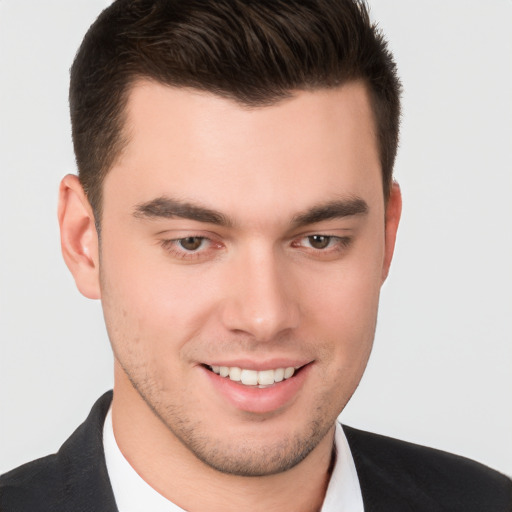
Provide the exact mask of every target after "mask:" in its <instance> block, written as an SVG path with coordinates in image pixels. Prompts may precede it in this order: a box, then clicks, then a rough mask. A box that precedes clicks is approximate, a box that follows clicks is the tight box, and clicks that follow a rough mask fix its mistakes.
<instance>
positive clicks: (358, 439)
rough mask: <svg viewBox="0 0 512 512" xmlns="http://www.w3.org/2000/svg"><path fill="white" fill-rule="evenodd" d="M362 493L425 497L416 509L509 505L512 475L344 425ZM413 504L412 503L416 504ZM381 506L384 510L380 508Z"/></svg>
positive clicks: (505, 508)
mask: <svg viewBox="0 0 512 512" xmlns="http://www.w3.org/2000/svg"><path fill="white" fill-rule="evenodd" d="M343 429H344V431H345V435H346V436H347V440H348V442H349V446H350V449H351V452H352V456H353V458H354V463H355V465H356V469H357V473H358V476H359V479H360V483H361V489H362V491H363V494H364V488H365V487H366V488H367V489H368V490H369V491H370V494H371V493H372V492H373V491H375V492H377V491H376V485H377V484H376V483H377V482H378V487H379V489H381V490H380V491H378V492H380V493H381V494H382V495H383V497H382V496H381V498H380V499H381V500H384V501H385V500H388V501H389V502H390V503H391V502H392V500H393V497H394V496H396V497H398V498H397V499H400V500H403V501H404V502H407V503H415V500H416V501H417V502H418V503H422V506H421V507H420V508H417V510H422V511H423V510H425V511H427V510H450V511H459V510H460V511H464V512H470V511H475V512H476V511H482V510H486V511H489V512H491V511H511V510H512V481H511V480H510V479H509V478H508V477H506V476H505V475H502V474H501V473H499V472H497V471H494V470H492V469H490V468H488V467H486V466H484V465H482V464H479V463H478V462H475V461H473V460H469V459H466V458H464V457H460V456H458V455H454V454H451V453H447V452H444V451H441V450H435V449H433V448H427V447H425V446H420V445H417V444H413V443H407V442H405V441H400V440H398V439H393V438H390V437H386V436H381V435H378V434H372V433H369V432H363V431H361V430H357V429H354V428H351V427H347V426H344V427H343ZM413 509H414V508H411V510H413ZM380 510H386V509H385V508H380Z"/></svg>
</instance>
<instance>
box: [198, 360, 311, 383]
mask: <svg viewBox="0 0 512 512" xmlns="http://www.w3.org/2000/svg"><path fill="white" fill-rule="evenodd" d="M203 366H204V367H205V368H206V369H207V370H209V371H211V372H213V373H215V374H217V375H219V376H220V377H224V378H226V379H229V380H231V381H233V382H237V383H239V384H242V385H244V386H250V387H257V388H266V387H269V386H273V385H274V384H278V383H279V382H283V381H285V380H288V379H290V378H292V377H293V376H294V375H296V374H297V373H298V372H300V370H301V369H302V368H303V366H302V367H301V366H299V367H293V366H288V367H283V368H274V369H269V370H249V369H246V368H240V367H238V366H213V365H207V364H205V365H203Z"/></svg>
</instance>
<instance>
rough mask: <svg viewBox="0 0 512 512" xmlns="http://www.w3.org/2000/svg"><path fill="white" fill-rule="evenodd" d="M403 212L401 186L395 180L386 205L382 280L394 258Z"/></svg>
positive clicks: (386, 275)
mask: <svg viewBox="0 0 512 512" xmlns="http://www.w3.org/2000/svg"><path fill="white" fill-rule="evenodd" d="M401 214H402V194H401V192H400V186H399V185H398V183H397V182H393V185H392V187H391V193H390V195H389V199H388V202H387V205H386V226H385V237H386V239H385V249H384V262H383V266H382V282H384V281H385V280H386V278H387V277H388V274H389V267H390V266H391V260H392V259H393V253H394V250H395V241H396V233H397V230H398V224H399V223H400V216H401Z"/></svg>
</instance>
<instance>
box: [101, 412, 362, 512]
mask: <svg viewBox="0 0 512 512" xmlns="http://www.w3.org/2000/svg"><path fill="white" fill-rule="evenodd" d="M335 444H336V451H337V457H336V463H335V465H334V469H333V472H332V475H331V479H330V481H329V486H328V488H327V492H326V494H325V499H324V504H323V505H322V510H321V512H363V499H362V496H361V488H360V486H359V480H358V478H357V473H356V468H355V466H354V460H353V459H352V454H351V453H350V448H349V446H348V442H347V439H346V437H345V434H344V432H343V429H342V428H341V425H339V424H338V423H337V424H336V433H335ZM103 447H104V450H105V460H106V463H107V470H108V476H109V478H110V483H111V485H112V490H113V492H114V498H115V500H116V504H117V508H118V509H119V512H186V511H184V510H183V509H182V508H180V507H178V506H177V505H175V504H174V503H172V502H171V501H169V500H168V499H167V498H164V497H163V496H162V495H161V494H160V493H158V492H157V491H155V490H154V489H153V488H152V487H151V486H150V485H149V484H148V483H146V482H145V480H143V479H142V478H141V477H140V476H139V475H138V473H137V472H136V471H135V470H134V469H133V468H132V466H131V465H130V463H129V462H128V461H127V460H126V459H125V458H124V456H123V454H122V453H121V450H120V449H119V447H118V446H117V442H116V439H115V437H114V430H113V428H112V411H111V410H109V411H108V414H107V417H106V419H105V425H104V426H103Z"/></svg>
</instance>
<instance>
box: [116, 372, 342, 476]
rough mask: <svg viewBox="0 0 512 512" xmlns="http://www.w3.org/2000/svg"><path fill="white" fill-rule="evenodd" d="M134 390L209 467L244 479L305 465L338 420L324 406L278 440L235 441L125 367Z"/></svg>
mask: <svg viewBox="0 0 512 512" xmlns="http://www.w3.org/2000/svg"><path fill="white" fill-rule="evenodd" d="M123 370H124V371H125V373H126V375H127V376H128V378H129V380H130V382H131V383H132V385H133V387H134V389H135V390H136V391H137V392H138V394H139V395H140V396H141V398H142V399H143V400H144V402H145V403H146V405H147V406H148V407H149V408H150V409H151V410H152V411H153V413H154V414H155V415H156V416H157V417H158V419H159V420H160V421H161V422H162V423H163V424H164V425H165V426H166V428H167V429H168V430H169V431H170V433H171V434H172V435H173V437H175V438H176V439H178V441H179V442H180V443H181V444H182V445H183V446H184V447H185V448H186V449H187V450H188V451H190V452H191V453H192V454H193V455H194V456H195V457H196V458H197V459H198V460H200V461H201V462H203V463H204V464H205V465H206V466H208V467H209V468H211V469H214V470H216V471H219V472H220V473H224V474H229V475H234V476H241V477H262V476H270V475H275V474H278V473H283V472H285V471H288V470H290V469H292V468H293V467H295V466H296V465H298V464H299V463H300V462H302V461H303V460H304V459H305V458H306V457H307V456H308V455H309V454H310V453H311V452H312V451H313V450H314V449H315V448H316V447H317V446H318V444H319V443H320V442H321V441H322V439H324V437H325V436H326V435H327V434H328V433H329V431H330V430H331V429H332V428H333V425H334V422H335V419H336V418H332V417H331V416H332V413H331V414H328V412H327V411H326V410H324V408H323V407H318V408H317V410H316V411H314V412H313V414H312V416H313V417H314V418H315V419H311V420H310V421H309V422H308V424H307V425H305V426H304V427H302V429H301V430H300V432H299V433H297V432H296V431H294V429H293V425H291V427H292V428H291V429H290V431H293V433H291V434H290V436H288V437H286V438H281V439H279V440H278V441H274V442H267V441H266V440H265V439H261V436H257V437H255V438H251V437H245V438H244V439H243V440H240V439H237V440H233V439H231V438H229V436H227V435H225V434H224V435H223V433H222V432H213V431H212V429H211V428H210V427H209V426H208V425H207V424H205V422H204V421H201V420H192V419H190V418H189V417H188V415H187V413H186V412H185V411H183V410H182V408H181V407H179V406H173V405H169V404H165V403H163V402H162V400H161V396H160V393H159V392H158V390H157V386H156V385H155V383H150V382H147V381H146V382H137V381H136V379H134V378H133V376H132V375H130V372H127V371H126V369H125V368H123Z"/></svg>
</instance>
